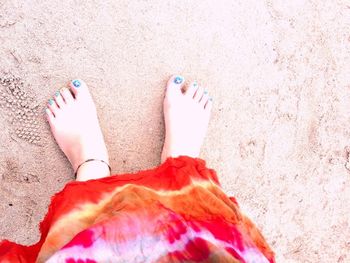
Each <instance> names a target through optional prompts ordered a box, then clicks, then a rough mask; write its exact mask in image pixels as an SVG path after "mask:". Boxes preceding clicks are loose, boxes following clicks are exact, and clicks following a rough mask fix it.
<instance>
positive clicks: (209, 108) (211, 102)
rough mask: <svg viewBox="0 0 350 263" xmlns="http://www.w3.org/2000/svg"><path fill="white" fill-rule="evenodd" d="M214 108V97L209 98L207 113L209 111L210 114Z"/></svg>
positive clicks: (206, 106)
mask: <svg viewBox="0 0 350 263" xmlns="http://www.w3.org/2000/svg"><path fill="white" fill-rule="evenodd" d="M212 107H213V98H212V97H209V99H208V101H207V103H206V104H205V106H204V108H205V111H207V112H208V113H210V111H211V108H212Z"/></svg>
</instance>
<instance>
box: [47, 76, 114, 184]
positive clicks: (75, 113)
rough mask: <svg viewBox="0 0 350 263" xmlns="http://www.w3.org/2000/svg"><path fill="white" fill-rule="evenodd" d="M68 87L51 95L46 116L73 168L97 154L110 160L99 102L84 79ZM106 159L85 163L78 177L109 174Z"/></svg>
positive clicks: (86, 177) (101, 158) (94, 176)
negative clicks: (98, 109) (93, 96)
mask: <svg viewBox="0 0 350 263" xmlns="http://www.w3.org/2000/svg"><path fill="white" fill-rule="evenodd" d="M69 87H70V89H68V88H63V89H61V90H60V91H57V92H56V93H55V95H54V99H50V100H49V103H48V108H47V109H46V116H47V119H48V122H49V124H50V127H51V131H52V134H53V136H54V137H55V140H56V142H57V144H58V145H59V147H60V148H61V150H62V151H63V152H64V154H65V155H66V156H67V158H68V160H69V161H70V163H71V165H72V167H73V170H74V171H76V170H77V168H78V166H79V165H80V164H81V163H83V162H84V161H85V160H87V159H90V158H94V159H100V160H104V161H105V162H107V163H109V157H108V152H107V148H106V145H105V142H104V139H103V135H102V131H101V128H100V125H99V121H98V118H97V114H96V108H95V104H94V102H93V99H92V97H91V94H90V92H89V90H88V87H87V85H86V84H85V83H84V82H83V81H82V80H74V81H72V82H70V83H69ZM109 175H110V173H109V169H108V166H107V165H106V164H104V163H102V162H98V161H92V162H86V163H84V164H83V165H82V166H81V167H80V168H79V169H78V173H77V180H78V181H86V180H89V179H97V178H102V177H105V176H109Z"/></svg>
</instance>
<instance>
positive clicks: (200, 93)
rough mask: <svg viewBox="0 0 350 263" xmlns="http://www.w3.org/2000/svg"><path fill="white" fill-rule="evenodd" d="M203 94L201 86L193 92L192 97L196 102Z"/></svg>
mask: <svg viewBox="0 0 350 263" xmlns="http://www.w3.org/2000/svg"><path fill="white" fill-rule="evenodd" d="M203 94H204V88H203V87H199V88H198V89H197V91H196V94H194V97H193V99H194V100H195V101H196V102H199V101H200V100H201V99H202V97H203Z"/></svg>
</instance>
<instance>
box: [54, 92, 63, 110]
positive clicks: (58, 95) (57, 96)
mask: <svg viewBox="0 0 350 263" xmlns="http://www.w3.org/2000/svg"><path fill="white" fill-rule="evenodd" d="M53 97H54V98H55V101H56V103H57V105H58V107H60V108H62V107H64V105H65V104H66V103H65V102H64V100H63V98H62V96H61V93H60V92H59V91H56V92H55V95H54V96H53Z"/></svg>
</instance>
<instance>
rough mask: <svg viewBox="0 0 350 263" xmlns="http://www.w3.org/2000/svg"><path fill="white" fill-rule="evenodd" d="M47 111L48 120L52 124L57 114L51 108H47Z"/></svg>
mask: <svg viewBox="0 0 350 263" xmlns="http://www.w3.org/2000/svg"><path fill="white" fill-rule="evenodd" d="M45 112H46V118H47V121H48V122H49V123H50V125H51V126H52V125H53V123H54V121H55V116H54V115H53V113H52V111H51V110H50V109H49V108H46V109H45Z"/></svg>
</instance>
